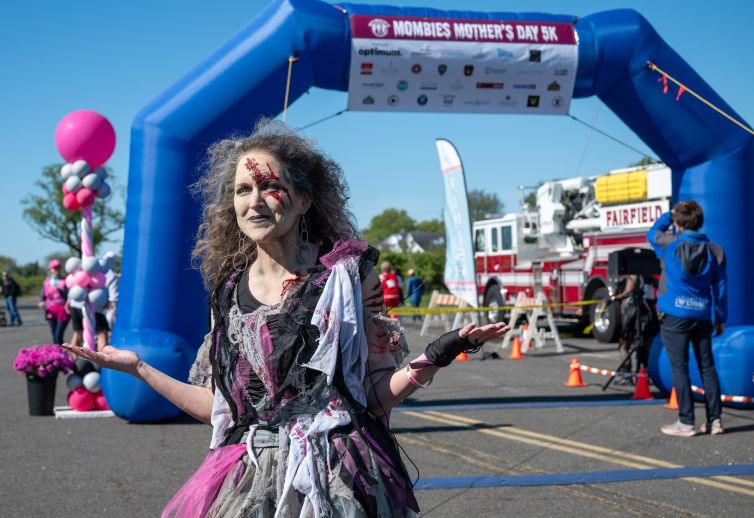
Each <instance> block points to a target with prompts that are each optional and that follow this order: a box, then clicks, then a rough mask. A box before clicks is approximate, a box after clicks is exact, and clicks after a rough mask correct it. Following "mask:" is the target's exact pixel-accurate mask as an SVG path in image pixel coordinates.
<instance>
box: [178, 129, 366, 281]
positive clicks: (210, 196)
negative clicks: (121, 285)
mask: <svg viewBox="0 0 754 518" xmlns="http://www.w3.org/2000/svg"><path fill="white" fill-rule="evenodd" d="M252 150H261V151H266V152H267V153H270V154H271V155H273V156H274V157H275V158H276V159H277V160H278V162H279V163H280V165H281V169H282V174H283V175H284V177H285V179H286V180H287V181H288V182H290V183H291V185H293V189H294V191H296V192H298V193H304V192H305V193H308V194H309V195H310V197H311V200H312V204H311V207H309V210H308V211H307V212H306V214H305V215H304V217H305V218H306V223H307V227H308V230H309V239H310V241H311V242H313V243H317V244H320V245H323V244H328V243H329V244H332V243H335V242H336V241H337V240H339V239H349V238H354V237H357V236H358V235H359V233H358V230H357V228H356V225H355V223H354V219H353V215H352V214H351V213H350V211H349V210H348V207H347V205H348V186H347V185H346V182H345V180H344V178H343V171H342V169H341V168H340V166H339V165H338V164H337V163H336V162H335V161H334V160H332V159H330V158H329V157H327V156H326V155H324V154H323V153H321V152H320V151H319V150H317V149H316V147H315V145H314V142H313V141H312V140H310V139H306V138H304V137H302V136H300V135H298V134H297V133H296V132H295V131H294V130H292V129H290V128H288V127H287V126H285V125H284V124H283V123H281V122H279V121H275V120H270V119H262V120H260V121H259V123H258V124H257V126H256V128H255V130H254V132H253V133H252V134H251V135H248V136H232V137H230V138H227V139H224V140H220V141H218V142H216V143H214V144H213V145H212V146H210V147H209V149H208V150H207V162H206V165H205V168H204V169H205V173H204V175H203V176H202V178H201V179H200V180H199V181H198V182H196V183H195V184H194V185H193V191H194V193H195V194H197V195H198V196H199V197H200V198H201V201H202V214H201V223H200V225H199V230H198V232H197V239H196V245H195V246H194V250H193V252H192V254H191V258H192V262H193V264H195V265H196V264H197V263H198V265H199V270H200V271H201V273H202V278H203V280H204V285H205V287H206V288H207V289H215V288H216V287H217V286H219V284H220V282H222V280H223V279H224V278H225V276H226V275H228V273H229V271H230V268H231V266H230V265H231V263H232V258H233V255H234V254H236V253H237V252H238V251H239V249H238V240H237V239H236V236H237V235H238V233H239V232H240V230H239V228H238V224H237V222H236V213H235V209H234V207H233V194H234V190H233V189H234V182H235V175H236V167H237V166H238V161H239V160H240V159H241V157H242V156H243V155H245V154H247V153H249V152H250V151H252ZM243 251H244V252H245V253H246V254H247V255H248V256H249V258H250V260H253V259H254V258H255V257H256V243H254V242H250V240H248V239H247V240H246V248H245V250H243Z"/></svg>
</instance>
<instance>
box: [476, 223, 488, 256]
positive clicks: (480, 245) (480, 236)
mask: <svg viewBox="0 0 754 518" xmlns="http://www.w3.org/2000/svg"><path fill="white" fill-rule="evenodd" d="M484 245H485V242H484V229H483V228H480V229H477V231H476V236H474V251H475V252H485V251H486V248H487V247H485V246H484Z"/></svg>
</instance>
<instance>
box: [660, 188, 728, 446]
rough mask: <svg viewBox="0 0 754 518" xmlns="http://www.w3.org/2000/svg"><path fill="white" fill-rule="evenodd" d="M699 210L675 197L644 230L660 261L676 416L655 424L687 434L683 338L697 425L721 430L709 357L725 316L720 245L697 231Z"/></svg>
mask: <svg viewBox="0 0 754 518" xmlns="http://www.w3.org/2000/svg"><path fill="white" fill-rule="evenodd" d="M703 224H704V212H703V211H702V208H701V207H700V206H699V204H698V203H696V202H695V201H691V200H690V201H682V202H678V203H677V204H676V205H675V206H674V207H673V210H672V212H666V213H665V214H663V215H662V216H660V218H659V219H658V220H657V221H655V224H654V225H653V226H652V228H651V229H650V231H649V233H648V234H647V239H648V240H649V242H650V244H651V245H652V247H653V248H654V251H655V253H656V254H657V257H658V258H659V259H660V262H661V264H662V274H661V276H660V287H659V297H658V307H657V309H658V311H659V312H660V313H661V314H663V316H662V319H661V320H662V342H663V344H664V345H665V350H666V351H667V354H668V359H669V360H670V367H671V370H672V374H673V386H674V387H675V390H676V395H677V396H678V421H676V422H675V423H673V424H670V425H665V426H663V427H662V428H661V431H662V433H664V434H666V435H675V436H680V437H692V436H694V435H696V433H697V432H696V429H695V428H694V400H693V398H692V395H691V381H690V379H689V370H688V363H689V342H691V345H692V346H693V348H694V356H695V357H696V361H697V364H698V365H699V370H700V372H701V376H702V384H703V385H704V398H705V409H706V412H707V421H706V423H703V424H702V425H701V426H700V428H699V431H700V432H701V433H707V432H709V433H711V434H713V435H718V434H721V433H723V432H724V429H723V426H722V422H721V420H720V412H721V405H720V381H719V379H718V376H717V370H716V369H715V362H714V360H713V358H712V330H713V328H714V329H715V336H720V335H721V334H722V333H723V331H724V329H725V320H726V318H727V309H728V308H727V291H726V282H727V279H726V261H725V252H724V251H723V248H722V247H721V246H719V245H717V244H715V243H712V242H711V241H710V240H709V238H708V237H707V235H706V234H704V233H702V232H699V229H700V228H701V227H702V225H703Z"/></svg>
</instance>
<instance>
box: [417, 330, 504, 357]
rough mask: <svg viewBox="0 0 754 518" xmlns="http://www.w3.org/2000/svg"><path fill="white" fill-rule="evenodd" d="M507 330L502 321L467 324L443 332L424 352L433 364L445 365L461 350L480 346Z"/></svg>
mask: <svg viewBox="0 0 754 518" xmlns="http://www.w3.org/2000/svg"><path fill="white" fill-rule="evenodd" d="M509 330H510V327H509V326H507V325H506V324H504V323H502V322H498V323H497V324H487V325H485V326H481V327H477V326H476V325H475V324H468V325H466V326H465V327H463V328H461V329H456V330H453V331H450V332H448V333H445V334H444V335H442V336H441V337H440V338H438V339H437V340H435V341H434V342H432V343H430V344H429V345H428V346H427V348H426V350H425V351H424V354H425V355H426V357H427V358H428V359H429V361H431V362H432V363H433V364H434V365H436V366H438V367H447V366H448V365H450V364H451V363H452V362H453V360H454V359H455V357H456V356H458V355H459V354H461V353H462V352H465V351H468V350H471V349H476V348H478V347H481V346H482V345H484V343H485V342H488V341H490V340H492V339H494V338H498V337H500V336H503V335H504V334H505V333H507V332H508V331H509Z"/></svg>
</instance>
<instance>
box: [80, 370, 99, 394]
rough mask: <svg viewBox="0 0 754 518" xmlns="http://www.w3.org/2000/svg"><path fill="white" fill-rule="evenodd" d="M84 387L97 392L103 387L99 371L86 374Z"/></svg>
mask: <svg viewBox="0 0 754 518" xmlns="http://www.w3.org/2000/svg"><path fill="white" fill-rule="evenodd" d="M83 383H84V388H85V389H86V390H88V391H89V392H92V393H96V392H99V391H100V389H101V388H102V385H101V384H100V381H99V372H90V373H88V374H87V375H86V376H84V380H83Z"/></svg>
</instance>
